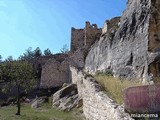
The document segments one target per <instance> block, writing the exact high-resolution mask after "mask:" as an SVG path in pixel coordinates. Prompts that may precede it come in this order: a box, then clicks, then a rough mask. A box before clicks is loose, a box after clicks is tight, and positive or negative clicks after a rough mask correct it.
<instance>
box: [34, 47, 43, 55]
mask: <svg viewBox="0 0 160 120" xmlns="http://www.w3.org/2000/svg"><path fill="white" fill-rule="evenodd" d="M33 54H34V57H35V58H37V57H40V56H42V52H41V49H40V48H39V47H37V48H36V49H35V50H34V53H33Z"/></svg>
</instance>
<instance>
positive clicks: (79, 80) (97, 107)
mask: <svg viewBox="0 0 160 120" xmlns="http://www.w3.org/2000/svg"><path fill="white" fill-rule="evenodd" d="M70 70H71V73H72V82H73V83H75V84H77V88H78V94H79V96H80V97H82V99H83V113H84V115H85V117H86V119H87V120H132V118H131V117H130V116H129V114H127V113H125V112H124V108H123V106H120V105H118V104H116V103H115V102H114V101H113V100H112V99H110V98H109V97H108V96H107V95H106V94H105V93H104V92H103V91H102V88H101V86H100V85H99V84H98V83H97V82H96V81H95V79H94V78H93V77H89V76H88V77H87V76H85V75H84V74H83V73H82V72H81V71H79V70H78V69H76V68H75V67H73V66H70Z"/></svg>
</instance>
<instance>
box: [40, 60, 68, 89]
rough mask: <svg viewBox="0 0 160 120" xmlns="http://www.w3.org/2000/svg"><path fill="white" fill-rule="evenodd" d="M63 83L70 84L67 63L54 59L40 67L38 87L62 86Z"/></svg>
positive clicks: (66, 61)
mask: <svg viewBox="0 0 160 120" xmlns="http://www.w3.org/2000/svg"><path fill="white" fill-rule="evenodd" d="M63 83H70V72H69V62H68V60H67V59H63V60H62V61H60V60H57V59H55V58H52V59H49V60H48V61H47V62H46V63H45V65H44V66H43V67H42V77H41V84H40V86H41V87H43V88H50V87H57V86H62V85H63Z"/></svg>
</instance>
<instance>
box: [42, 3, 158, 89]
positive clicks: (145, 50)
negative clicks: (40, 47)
mask: <svg viewBox="0 0 160 120" xmlns="http://www.w3.org/2000/svg"><path fill="white" fill-rule="evenodd" d="M159 6H160V2H159V1H158V0H155V1H153V0H144V1H140V0H136V1H132V0H128V5H127V9H126V10H125V11H124V12H123V14H122V16H121V17H115V18H112V19H111V20H106V21H105V23H104V26H103V28H102V29H101V28H98V27H97V25H96V24H92V25H91V24H90V23H89V22H88V21H87V22H86V23H85V27H84V28H83V29H76V28H73V27H72V29H71V49H70V52H69V53H68V55H61V54H59V55H58V56H59V57H53V58H50V59H48V60H47V61H46V62H45V64H44V63H43V66H42V67H41V68H42V71H41V79H40V86H41V87H54V86H59V85H62V84H63V83H65V82H67V83H70V82H71V81H72V78H71V74H72V73H71V72H70V65H72V66H75V67H76V68H78V69H84V70H85V71H87V72H89V73H93V74H94V73H96V72H97V71H102V72H105V71H111V72H112V73H113V74H114V76H116V77H119V78H125V79H129V80H131V79H141V80H143V82H147V81H149V80H150V76H152V77H154V78H157V77H159V75H160V62H159V61H160V52H159V49H160V47H159V46H160V43H159V39H160V22H159V19H160V18H159V17H160V15H159V14H160V12H159V11H160V10H159V8H160V7H159ZM56 56H57V55H56ZM62 56H63V57H62Z"/></svg>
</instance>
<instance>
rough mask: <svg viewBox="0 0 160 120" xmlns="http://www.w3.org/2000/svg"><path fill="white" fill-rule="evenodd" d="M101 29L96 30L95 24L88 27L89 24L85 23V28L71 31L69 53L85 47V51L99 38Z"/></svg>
mask: <svg viewBox="0 0 160 120" xmlns="http://www.w3.org/2000/svg"><path fill="white" fill-rule="evenodd" d="M101 33H102V29H101V28H98V27H97V25H96V24H92V25H90V22H86V24H85V28H83V29H75V28H73V27H72V29H71V52H72V53H73V52H75V51H76V50H77V49H82V48H84V47H86V48H87V49H88V48H89V47H91V45H92V44H93V43H94V42H95V41H96V40H98V39H99V38H100V35H101Z"/></svg>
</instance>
